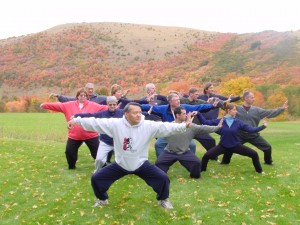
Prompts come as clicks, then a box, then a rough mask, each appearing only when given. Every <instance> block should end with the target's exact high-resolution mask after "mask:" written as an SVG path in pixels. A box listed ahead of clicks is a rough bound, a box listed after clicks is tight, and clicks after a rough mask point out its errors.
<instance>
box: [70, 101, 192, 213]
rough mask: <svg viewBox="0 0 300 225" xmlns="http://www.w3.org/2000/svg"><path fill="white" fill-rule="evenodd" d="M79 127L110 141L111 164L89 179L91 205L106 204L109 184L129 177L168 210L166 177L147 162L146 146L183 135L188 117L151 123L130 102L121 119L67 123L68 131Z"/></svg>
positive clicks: (90, 119)
mask: <svg viewBox="0 0 300 225" xmlns="http://www.w3.org/2000/svg"><path fill="white" fill-rule="evenodd" d="M75 123H76V124H79V125H80V126H82V127H83V129H85V130H87V131H96V132H98V133H102V134H107V135H109V136H110V137H112V138H113V139H114V149H115V162H114V163H111V164H109V165H108V166H106V167H104V168H103V169H101V170H100V171H98V172H96V173H94V174H93V175H92V187H93V190H94V193H95V195H96V197H97V201H96V203H95V204H94V207H96V206H104V205H107V204H108V194H107V190H108V189H109V187H110V186H111V185H112V183H113V182H115V181H116V180H118V179H120V178H121V177H123V176H125V175H129V174H135V175H137V176H139V177H140V178H141V179H143V180H144V181H145V182H146V183H147V184H148V185H149V186H151V187H152V188H153V190H154V191H155V192H156V193H157V196H156V198H157V200H158V204H159V205H160V206H162V207H164V208H169V209H172V208H173V206H172V204H171V202H170V200H169V188H170V180H169V178H168V175H167V174H166V173H165V172H163V171H162V170H161V169H159V168H158V167H156V166H155V165H153V164H151V163H150V162H149V161H148V152H149V145H150V142H151V140H152V139H153V138H157V137H167V136H170V135H173V134H178V133H183V132H185V131H186V129H187V128H189V126H190V125H191V123H192V117H191V115H190V114H189V115H188V117H187V122H186V123H180V124H179V123H170V122H155V121H150V120H144V116H143V115H142V109H141V106H140V105H139V104H138V103H135V102H130V103H128V104H127V105H126V106H125V108H124V116H123V118H108V119H107V118H101V119H100V118H93V117H90V118H81V117H76V118H73V119H72V120H70V121H69V123H68V127H69V128H70V129H71V128H72V127H73V125H74V124H75Z"/></svg>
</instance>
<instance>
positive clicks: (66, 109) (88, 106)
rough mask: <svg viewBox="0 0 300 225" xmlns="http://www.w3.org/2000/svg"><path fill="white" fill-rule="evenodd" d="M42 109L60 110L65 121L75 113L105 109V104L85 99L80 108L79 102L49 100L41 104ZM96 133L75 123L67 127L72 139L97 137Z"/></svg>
mask: <svg viewBox="0 0 300 225" xmlns="http://www.w3.org/2000/svg"><path fill="white" fill-rule="evenodd" d="M41 107H42V108H43V109H49V110H52V111H55V112H62V113H63V114H65V118H66V120H67V122H68V121H69V120H70V118H71V117H72V116H74V115H75V114H76V113H94V112H98V111H101V110H107V105H99V104H97V103H95V102H90V101H85V102H84V103H83V107H82V109H80V108H79V102H78V101H77V100H76V101H70V102H53V103H51V102H49V103H43V104H42V105H41ZM97 136H98V133H96V132H90V131H85V130H84V129H83V128H82V127H80V126H79V125H77V124H76V125H75V126H74V128H73V129H68V137H69V138H71V139H73V140H86V139H90V138H94V137H97Z"/></svg>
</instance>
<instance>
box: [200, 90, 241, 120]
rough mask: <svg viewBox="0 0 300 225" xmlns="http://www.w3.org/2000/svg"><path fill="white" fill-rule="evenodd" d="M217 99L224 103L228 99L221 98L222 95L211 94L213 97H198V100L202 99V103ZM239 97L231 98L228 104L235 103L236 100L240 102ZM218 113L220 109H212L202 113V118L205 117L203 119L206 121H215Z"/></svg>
mask: <svg viewBox="0 0 300 225" xmlns="http://www.w3.org/2000/svg"><path fill="white" fill-rule="evenodd" d="M212 97H214V98H219V99H220V100H223V101H226V100H227V99H228V98H227V97H225V96H222V95H216V94H213V95H210V96H208V95H205V94H203V95H199V97H198V99H202V100H204V101H207V100H208V99H209V98H212ZM240 99H241V97H240V96H237V97H233V98H231V101H230V102H236V101H238V100H240ZM219 111H220V108H214V109H212V110H210V111H208V112H206V113H203V116H204V117H205V119H208V120H212V119H217V118H218V116H219Z"/></svg>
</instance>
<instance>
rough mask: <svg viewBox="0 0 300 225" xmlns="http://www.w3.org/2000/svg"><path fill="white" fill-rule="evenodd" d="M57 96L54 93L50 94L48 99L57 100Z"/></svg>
mask: <svg viewBox="0 0 300 225" xmlns="http://www.w3.org/2000/svg"><path fill="white" fill-rule="evenodd" d="M57 97H58V94H56V93H50V95H49V98H57Z"/></svg>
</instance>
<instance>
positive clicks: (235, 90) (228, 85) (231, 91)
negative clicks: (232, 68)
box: [219, 77, 255, 96]
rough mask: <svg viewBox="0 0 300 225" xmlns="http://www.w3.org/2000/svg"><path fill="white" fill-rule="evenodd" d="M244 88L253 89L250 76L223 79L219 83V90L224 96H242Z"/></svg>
mask: <svg viewBox="0 0 300 225" xmlns="http://www.w3.org/2000/svg"><path fill="white" fill-rule="evenodd" d="M245 90H251V91H255V88H254V84H253V83H252V82H251V79H250V77H238V78H231V79H228V80H226V79H224V80H223V82H222V83H221V84H220V87H219V92H220V94H222V95H224V96H230V95H233V96H242V95H243V92H244V91H245Z"/></svg>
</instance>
